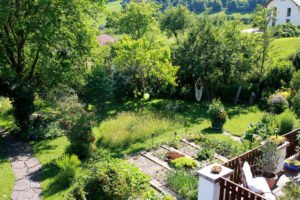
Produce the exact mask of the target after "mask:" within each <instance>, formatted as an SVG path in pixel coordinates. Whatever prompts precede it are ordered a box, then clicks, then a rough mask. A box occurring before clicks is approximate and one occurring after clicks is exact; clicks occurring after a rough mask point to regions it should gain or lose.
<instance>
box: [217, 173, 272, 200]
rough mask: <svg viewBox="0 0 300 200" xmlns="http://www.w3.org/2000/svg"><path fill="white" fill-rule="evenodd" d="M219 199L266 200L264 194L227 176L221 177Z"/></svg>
mask: <svg viewBox="0 0 300 200" xmlns="http://www.w3.org/2000/svg"><path fill="white" fill-rule="evenodd" d="M219 200H266V199H265V198H264V197H263V196H261V195H259V194H256V193H254V192H252V191H250V190H248V189H247V188H244V187H242V186H240V185H238V184H236V183H234V182H232V181H230V180H228V179H226V178H221V179H220V198H219Z"/></svg>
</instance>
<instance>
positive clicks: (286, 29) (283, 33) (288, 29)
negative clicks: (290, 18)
mask: <svg viewBox="0 0 300 200" xmlns="http://www.w3.org/2000/svg"><path fill="white" fill-rule="evenodd" d="M299 35H300V31H299V28H298V27H297V26H295V25H293V24H292V23H285V24H281V25H278V26H276V27H275V30H274V36H275V37H279V38H280V37H298V36H299Z"/></svg>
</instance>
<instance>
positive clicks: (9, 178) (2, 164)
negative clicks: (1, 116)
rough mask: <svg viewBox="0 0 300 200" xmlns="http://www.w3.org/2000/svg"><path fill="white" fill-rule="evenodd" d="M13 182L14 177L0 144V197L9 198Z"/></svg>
mask: <svg viewBox="0 0 300 200" xmlns="http://www.w3.org/2000/svg"><path fill="white" fill-rule="evenodd" d="M0 142H1V141H0ZM14 182H15V177H14V174H13V171H12V168H11V165H10V162H9V161H8V160H7V159H6V158H5V157H4V155H3V153H2V152H1V144H0V199H3V200H5V199H7V200H8V199H10V196H11V193H12V191H13V186H14Z"/></svg>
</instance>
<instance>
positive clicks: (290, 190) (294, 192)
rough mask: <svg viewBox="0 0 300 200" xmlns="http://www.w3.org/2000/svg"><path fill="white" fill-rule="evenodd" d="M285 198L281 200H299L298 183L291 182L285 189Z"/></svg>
mask: <svg viewBox="0 0 300 200" xmlns="http://www.w3.org/2000/svg"><path fill="white" fill-rule="evenodd" d="M283 193H284V196H282V197H280V198H279V200H298V199H299V197H300V187H299V185H298V184H297V183H295V182H293V181H291V182H288V183H287V184H286V186H285V187H284V188H283Z"/></svg>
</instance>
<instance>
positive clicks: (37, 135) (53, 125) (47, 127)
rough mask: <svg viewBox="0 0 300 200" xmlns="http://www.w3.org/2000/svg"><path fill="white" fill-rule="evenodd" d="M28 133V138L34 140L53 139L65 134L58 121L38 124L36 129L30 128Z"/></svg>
mask: <svg viewBox="0 0 300 200" xmlns="http://www.w3.org/2000/svg"><path fill="white" fill-rule="evenodd" d="M28 132H29V133H30V135H29V138H30V139H34V140H45V139H53V138H56V137H60V136H63V135H64V134H65V133H64V131H63V130H62V129H61V126H60V123H59V122H58V121H54V122H50V123H49V124H39V126H37V127H34V126H31V127H30V129H29V131H28Z"/></svg>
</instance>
